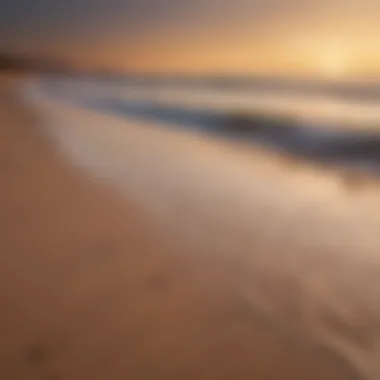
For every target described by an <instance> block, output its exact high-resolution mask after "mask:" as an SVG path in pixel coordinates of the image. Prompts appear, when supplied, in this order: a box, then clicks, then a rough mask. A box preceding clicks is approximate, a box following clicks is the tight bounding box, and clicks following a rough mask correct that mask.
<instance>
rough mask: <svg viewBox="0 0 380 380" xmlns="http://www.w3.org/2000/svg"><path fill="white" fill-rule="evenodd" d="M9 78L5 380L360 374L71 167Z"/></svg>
mask: <svg viewBox="0 0 380 380" xmlns="http://www.w3.org/2000/svg"><path fill="white" fill-rule="evenodd" d="M3 82H4V83H3V84H2V86H1V89H0V146H1V149H0V173H1V186H0V223H1V230H0V254H1V256H0V257H1V261H0V311H1V312H0V379H2V380H29V379H30V380H34V379H36V380H126V379H128V380H133V379H135V380H142V379H147V380H148V379H149V380H154V379H157V380H158V379H162V380H190V379H194V380H195V379H204V380H212V379H215V380H222V379H231V380H235V379H236V380H245V379H246V380H251V379H257V380H278V379H283V380H287V379H289V380H297V379H300V380H303V379H305V380H317V379H320V380H329V379H331V380H333V379H334V380H340V379H341V380H351V379H352V380H353V379H359V377H357V376H356V375H355V373H354V371H353V370H352V369H351V368H350V366H349V365H348V364H347V363H345V362H344V361H342V360H340V359H339V358H338V357H337V356H335V355H334V354H333V353H331V352H329V351H328V350H326V349H324V348H322V347H318V346H316V345H312V344H311V343H309V342H307V341H306V340H305V341H303V340H301V339H297V338H296V337H293V336H292V335H291V334H290V333H286V332H284V331H282V332H281V331H280V330H279V329H277V328H276V324H275V323H273V322H269V321H267V320H266V319H265V318H263V317H261V316H260V315H259V314H257V313H256V312H255V310H254V309H252V308H251V306H250V305H249V303H247V301H246V300H244V298H243V297H241V296H239V294H238V293H237V292H235V291H234V281H235V276H236V275H237V274H236V273H233V269H232V268H231V269H229V268H228V267H227V268H226V267H225V266H223V265H220V264H219V263H218V262H217V261H216V258H215V256H212V258H211V259H208V260H206V259H205V260H202V259H201V257H202V256H201V255H199V252H197V254H196V255H192V252H191V251H188V250H187V248H186V247H183V246H181V245H180V244H178V242H176V241H175V240H174V239H172V238H171V236H170V234H168V232H165V231H164V229H161V228H160V226H159V225H157V224H156V223H155V222H153V220H151V219H150V218H149V217H148V216H147V215H146V214H145V211H142V210H140V209H139V206H137V205H136V204H133V202H127V201H126V200H125V199H124V198H123V199H121V198H120V197H119V195H118V194H117V193H116V192H115V193H114V192H113V191H112V189H109V188H106V187H102V186H101V185H99V184H97V183H95V182H91V180H90V179H88V178H85V176H84V175H82V173H81V172H80V171H79V170H77V169H76V168H74V167H71V166H70V165H68V164H66V163H65V162H64V161H63V160H62V159H61V158H60V157H59V156H58V155H57V154H56V152H55V150H54V149H53V147H52V145H51V144H50V143H49V142H48V141H47V140H45V139H44V137H43V136H41V135H40V132H39V130H38V129H36V128H35V125H36V123H38V122H40V121H39V119H38V117H37V116H36V115H35V114H34V113H33V111H32V110H30V109H27V108H26V107H25V106H24V105H23V104H21V103H20V102H19V101H18V100H17V99H16V97H15V96H14V95H13V94H12V84H11V83H9V82H7V81H3ZM229 271H231V273H230V272H229Z"/></svg>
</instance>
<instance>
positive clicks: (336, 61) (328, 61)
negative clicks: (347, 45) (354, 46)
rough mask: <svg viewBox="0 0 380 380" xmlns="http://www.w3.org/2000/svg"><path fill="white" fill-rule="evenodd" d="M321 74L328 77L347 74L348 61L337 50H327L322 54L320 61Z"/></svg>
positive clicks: (339, 76) (338, 76)
mask: <svg viewBox="0 0 380 380" xmlns="http://www.w3.org/2000/svg"><path fill="white" fill-rule="evenodd" d="M320 70H321V71H322V74H323V75H324V76H326V77H329V78H332V79H333V78H341V77H344V76H346V75H348V62H347V59H346V57H345V56H344V55H342V54H341V53H340V52H339V51H329V52H325V53H324V54H323V55H322V59H321V61H320Z"/></svg>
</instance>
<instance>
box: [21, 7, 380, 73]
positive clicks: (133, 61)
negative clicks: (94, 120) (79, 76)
mask: <svg viewBox="0 0 380 380" xmlns="http://www.w3.org/2000/svg"><path fill="white" fill-rule="evenodd" d="M25 1H26V0H25ZM39 1H44V0H39ZM109 1H111V2H112V1H113V0H109ZM152 1H153V0H144V4H145V3H146V9H145V8H142V11H141V22H140V24H138V25H137V26H136V27H135V29H133V30H132V29H130V27H129V25H130V24H131V22H132V21H134V20H132V19H131V16H130V15H129V16H128V14H129V13H128V12H126V13H125V19H122V17H121V15H118V17H119V18H118V19H115V21H114V22H113V21H112V20H111V21H112V22H108V23H105V22H102V21H101V19H102V18H101V14H100V16H99V15H98V16H97V18H96V17H94V18H93V21H92V24H91V25H89V26H88V27H82V28H81V29H80V32H78V33H76V34H75V35H74V37H75V38H74V37H73V36H71V37H70V38H66V39H65V38H61V39H60V40H59V41H56V40H52V41H51V42H49V43H45V45H43V44H42V43H41V44H30V43H24V45H23V46H24V47H25V46H26V49H27V50H28V51H32V50H33V49H37V48H39V49H40V50H38V51H42V52H48V53H49V54H51V55H55V56H59V57H68V58H69V59H70V60H72V61H74V62H76V63H78V64H80V65H83V66H86V67H99V66H100V67H109V68H116V69H120V70H127V71H139V72H168V73H173V72H175V73H197V74H224V73H231V74H250V73H252V74H281V75H311V76H323V77H331V78H340V77H355V76H359V77H360V76H378V77H379V76H380V49H379V41H380V1H378V0H334V1H331V0H302V1H301V0H265V1H264V0H218V1H217V0H203V1H200V0H181V1H180V0H178V1H176V0H156V2H155V3H154V4H158V3H160V5H161V6H162V7H164V6H166V8H165V9H163V10H160V9H161V8H158V7H157V9H156V10H155V12H161V13H162V15H160V17H155V15H154V12H153V11H151V12H150V13H149V4H153V3H152ZM80 2H81V0H78V3H80ZM125 2H126V3H128V0H125ZM74 3H75V2H74ZM113 3H115V2H114V1H113ZM106 5H107V4H106ZM186 7H188V8H186ZM173 9H174V10H173ZM144 12H145V13H149V15H150V18H149V19H144ZM165 12H166V13H165ZM119 13H120V12H119ZM121 13H122V12H121ZM87 20H90V21H91V10H89V13H88V15H87ZM90 21H86V22H90ZM83 22H84V21H83ZM70 25H71V24H70V22H68V23H67V27H66V28H67V29H68V30H69V29H70V28H71V27H70ZM86 30H87V34H88V35H87V36H85V35H84V34H83V36H82V37H81V33H82V31H86ZM131 30H132V32H131ZM62 35H63V34H62Z"/></svg>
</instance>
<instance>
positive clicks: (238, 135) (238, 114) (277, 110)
mask: <svg viewBox="0 0 380 380" xmlns="http://www.w3.org/2000/svg"><path fill="white" fill-rule="evenodd" d="M38 87H39V90H40V93H43V94H44V95H45V96H46V97H48V98H50V99H54V100H56V101H61V102H64V103H68V104H71V105H75V106H77V107H81V108H85V109H88V110H92V111H94V112H100V113H103V114H109V115H112V116H115V117H118V118H123V119H127V118H130V117H133V118H138V119H141V120H148V121H150V122H153V123H155V122H157V123H160V125H166V126H167V127H170V128H177V129H184V130H187V131H189V132H192V133H198V134H207V135H209V136H218V137H222V138H226V139H231V140H238V141H240V142H244V143H246V144H252V145H262V146H265V147H266V148H268V149H272V150H275V151H278V152H284V153H285V152H286V153H287V154H291V155H294V156H297V157H299V158H302V159H306V160H313V161H319V162H323V163H325V164H326V163H327V164H331V165H339V166H341V165H343V166H349V167H352V168H355V169H360V170H370V171H371V172H374V171H375V172H377V168H378V165H379V163H380V129H379V127H380V107H379V105H380V84H379V83H377V82H370V81H367V82H364V81H362V82H358V81H357V82H347V81H346V82H344V81H340V82H331V81H330V82H329V81H311V80H294V79H293V80H289V79H288V80H285V79H279V78H276V79H270V78H153V77H151V78H149V77H147V78H142V77H139V78H137V77H135V78H133V77H128V78H126V77H118V78H95V77H85V76H82V77H81V76H77V77H67V76H66V77H62V76H61V77H58V76H55V77H54V76H46V77H43V78H40V79H39V80H38Z"/></svg>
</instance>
